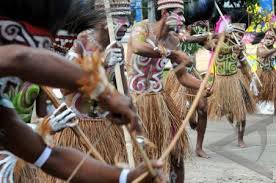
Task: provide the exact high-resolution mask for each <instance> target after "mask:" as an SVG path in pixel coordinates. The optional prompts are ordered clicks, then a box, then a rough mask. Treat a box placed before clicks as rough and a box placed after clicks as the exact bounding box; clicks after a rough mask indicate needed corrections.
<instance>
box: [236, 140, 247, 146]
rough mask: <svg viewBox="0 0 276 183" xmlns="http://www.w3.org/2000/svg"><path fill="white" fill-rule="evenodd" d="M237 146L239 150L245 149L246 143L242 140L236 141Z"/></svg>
mask: <svg viewBox="0 0 276 183" xmlns="http://www.w3.org/2000/svg"><path fill="white" fill-rule="evenodd" d="M238 146H239V147H240V148H246V147H247V145H246V143H245V142H244V141H243V140H239V141H238Z"/></svg>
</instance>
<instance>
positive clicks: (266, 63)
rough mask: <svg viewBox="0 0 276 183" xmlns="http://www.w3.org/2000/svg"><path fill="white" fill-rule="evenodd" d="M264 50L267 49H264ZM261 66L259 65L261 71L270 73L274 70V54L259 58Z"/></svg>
mask: <svg viewBox="0 0 276 183" xmlns="http://www.w3.org/2000/svg"><path fill="white" fill-rule="evenodd" d="M265 49H268V48H266V47H265ZM259 60H260V61H261V63H262V64H260V67H261V68H262V69H263V70H267V71H271V70H273V69H275V70H276V53H274V54H272V55H270V56H268V57H266V58H259Z"/></svg>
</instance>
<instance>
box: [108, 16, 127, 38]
mask: <svg viewBox="0 0 276 183" xmlns="http://www.w3.org/2000/svg"><path fill="white" fill-rule="evenodd" d="M112 19H113V26H114V31H115V36H116V40H117V41H120V40H121V39H122V38H123V37H124V36H125V34H126V32H127V29H128V28H129V26H130V22H129V17H128V16H113V17H112Z"/></svg>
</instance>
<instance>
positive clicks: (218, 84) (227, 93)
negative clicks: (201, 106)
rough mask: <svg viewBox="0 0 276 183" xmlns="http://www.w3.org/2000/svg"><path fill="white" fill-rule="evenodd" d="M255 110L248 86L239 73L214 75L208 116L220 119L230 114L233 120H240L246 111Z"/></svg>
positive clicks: (243, 118) (251, 111) (244, 116)
mask: <svg viewBox="0 0 276 183" xmlns="http://www.w3.org/2000/svg"><path fill="white" fill-rule="evenodd" d="M254 111H255V102H254V99H253V97H252V94H251V92H250V91H249V89H248V86H247V85H246V84H244V77H243V76H242V75H241V73H239V72H238V73H237V74H234V75H231V76H218V75H216V77H215V81H214V86H213V94H212V96H210V97H209V99H208V117H209V118H210V119H215V120H217V119H220V118H222V117H223V116H227V115H231V116H232V118H233V120H234V121H236V122H241V121H243V120H245V119H246V114H247V113H253V112H254Z"/></svg>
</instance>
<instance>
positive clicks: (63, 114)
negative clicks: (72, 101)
mask: <svg viewBox="0 0 276 183" xmlns="http://www.w3.org/2000/svg"><path fill="white" fill-rule="evenodd" d="M75 118H76V114H75V113H74V112H73V111H72V109H71V108H68V107H67V106H66V104H65V103H62V104H61V105H60V106H59V108H57V109H56V110H55V111H54V113H53V114H52V115H51V116H50V117H49V125H50V127H51V129H52V133H56V132H59V131H61V130H63V129H65V128H71V127H74V126H76V125H77V124H78V122H77V121H75V120H74V119H75Z"/></svg>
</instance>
